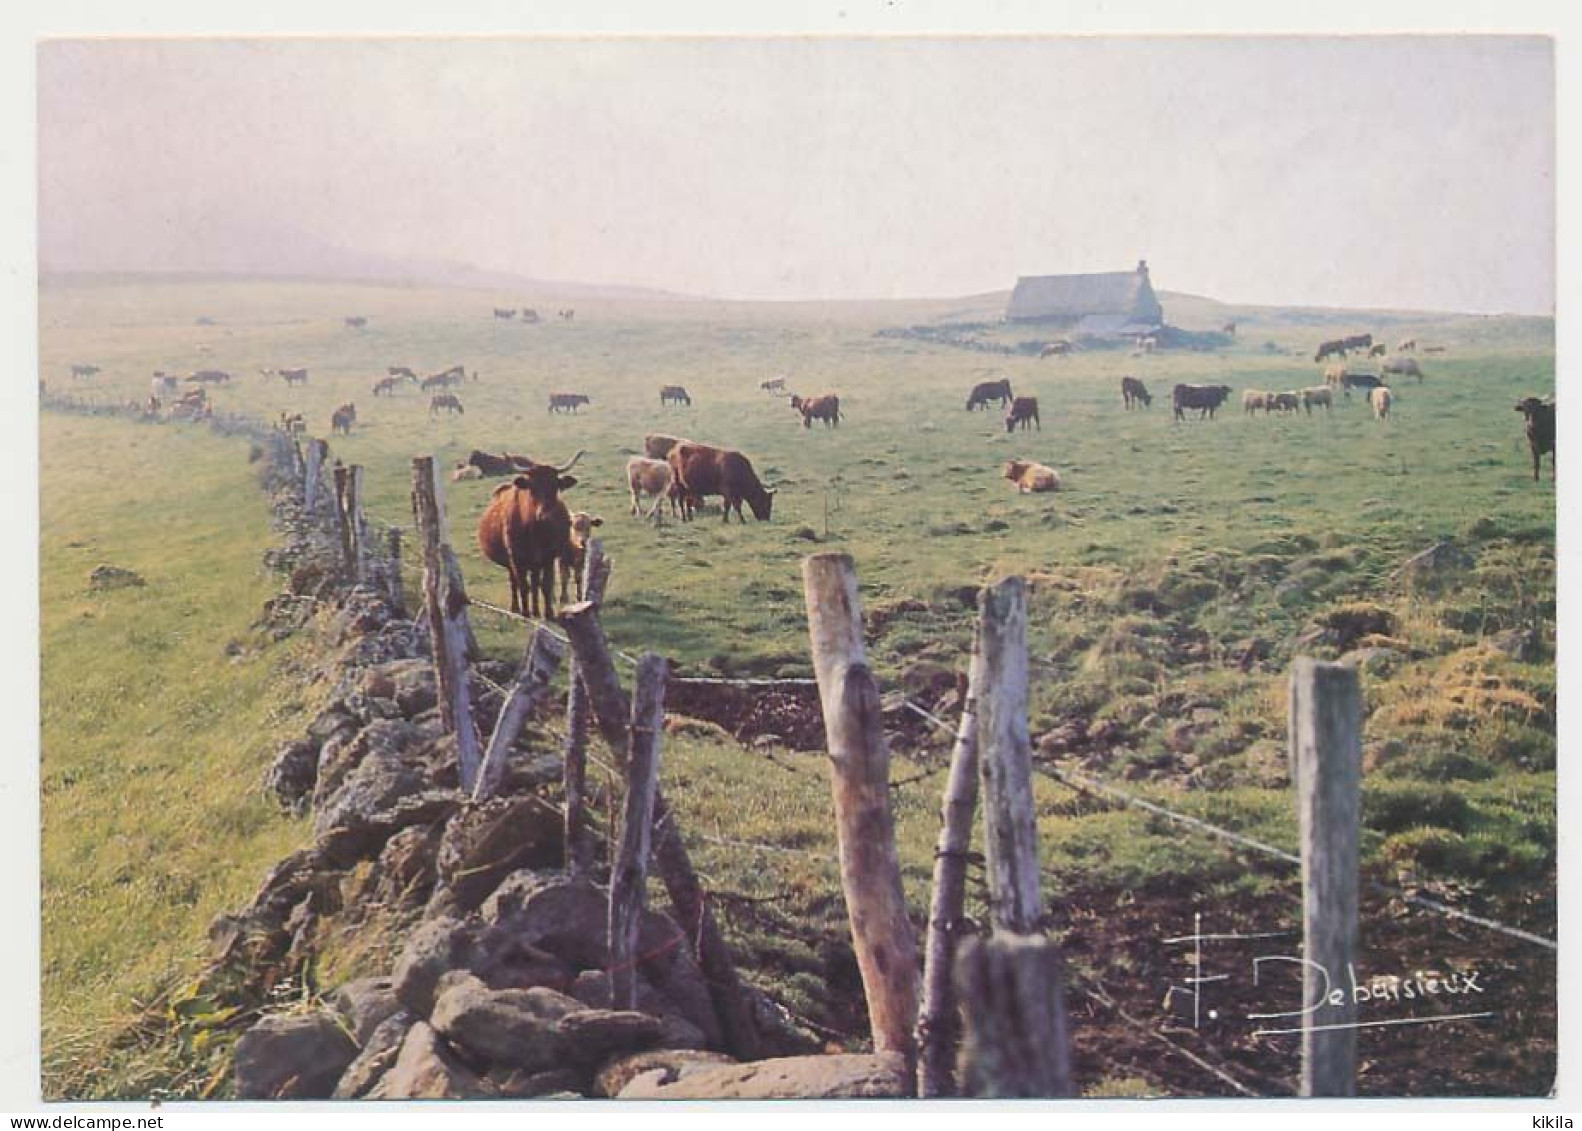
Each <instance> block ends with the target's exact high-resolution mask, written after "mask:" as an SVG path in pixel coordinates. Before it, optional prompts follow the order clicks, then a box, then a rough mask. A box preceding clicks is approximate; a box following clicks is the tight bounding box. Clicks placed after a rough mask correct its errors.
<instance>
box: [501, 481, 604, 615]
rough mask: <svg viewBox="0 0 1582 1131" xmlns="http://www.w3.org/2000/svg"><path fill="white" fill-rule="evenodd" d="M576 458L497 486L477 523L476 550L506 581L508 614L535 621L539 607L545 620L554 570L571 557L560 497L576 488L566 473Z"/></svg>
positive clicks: (567, 518) (567, 514) (552, 591)
mask: <svg viewBox="0 0 1582 1131" xmlns="http://www.w3.org/2000/svg"><path fill="white" fill-rule="evenodd" d="M581 458H582V453H581V452H578V453H577V454H576V455H574V456H572V457H571V459H570V461H568V462H567V463H565V464H562V465H561V466H559V467H555V466H552V465H550V464H547V463H545V464H537V465H535V466H534V467H532V468H530V469H528V470H527V471H524V472H522V473H521V474H520V475H518V476H516V477H515V478H514V479H511V480H510V481H508V482H505V483H502V484H500V485H499V486H498V487H496V488H495V489H494V494H493V496H492V497H491V498H490V500H489V505H488V507H487V508H485V510H484V512H483V515H482V517H480V518H479V519H478V548H479V549H480V550H482V551H483V556H484V557H486V558H488V559H489V560H490V561H491V562H493V563H494V564H495V565H497V566H501V567H503V568H504V569H505V571H506V574H507V576H508V577H509V578H510V583H511V611H512V612H513V613H517V614H520V615H524V616H534V617H536V616H539V615H540V611H539V610H540V606H541V605H542V610H543V615H546V616H547V615H548V614H549V611H550V603H551V602H552V601H553V600H554V596H555V567H556V566H557V565H560V564H562V563H564V562H566V561H567V560H568V559H569V558H570V555H571V514H570V512H569V511H568V510H567V509H566V504H565V501H564V500H563V499H561V497H560V493H561V492H562V491H567V490H570V489H571V488H572V487H575V486H576V485H577V481H576V479H575V478H573V477H572V476H570V475H567V474H566V472H567V471H570V470H571V467H572V465H573V464H575V463H576V462H577V460H579V459H581ZM540 598H542V602H541V601H540Z"/></svg>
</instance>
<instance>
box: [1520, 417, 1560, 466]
mask: <svg viewBox="0 0 1582 1131" xmlns="http://www.w3.org/2000/svg"><path fill="white" fill-rule="evenodd" d="M1516 411H1517V412H1519V413H1521V414H1522V415H1523V416H1525V417H1526V418H1527V447H1528V449H1529V450H1530V451H1531V452H1532V455H1533V482H1534V483H1536V482H1538V466H1539V463H1540V462H1541V461H1542V460H1543V457H1544V456H1546V455H1547V456H1548V457H1549V477H1550V478H1551V479H1553V478H1554V477H1555V463H1556V461H1557V458H1558V454H1559V453H1558V452H1557V451H1556V449H1555V402H1554V401H1552V400H1551V401H1541V400H1539V399H1538V398H1537V397H1527V398H1525V399H1523V400H1520V401H1517V402H1516Z"/></svg>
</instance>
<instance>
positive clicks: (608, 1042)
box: [527, 990, 664, 1064]
mask: <svg viewBox="0 0 1582 1131" xmlns="http://www.w3.org/2000/svg"><path fill="white" fill-rule="evenodd" d="M527 992H529V993H532V992H536V991H531V990H529V991H527ZM555 1032H556V1033H557V1034H558V1035H559V1036H560V1037H561V1038H562V1039H563V1041H564V1047H565V1049H566V1050H567V1055H569V1056H572V1057H574V1058H575V1059H576V1060H578V1061H579V1062H581V1063H584V1064H598V1063H600V1062H601V1061H605V1060H608V1059H610V1058H611V1057H613V1056H620V1055H622V1054H624V1053H629V1052H640V1051H641V1050H643V1049H649V1048H653V1047H654V1046H655V1045H657V1044H658V1043H659V1039H660V1037H661V1036H662V1035H663V1034H664V1028H663V1026H662V1025H661V1024H660V1021H659V1018H657V1017H654V1016H651V1015H650V1014H647V1013H639V1012H637V1011H636V1010H632V1009H582V1010H578V1011H577V1012H575V1013H568V1014H566V1015H565V1016H564V1017H562V1018H561V1019H560V1020H559V1021H557V1022H556V1023H555Z"/></svg>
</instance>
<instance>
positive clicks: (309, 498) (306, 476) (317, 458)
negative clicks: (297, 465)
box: [302, 439, 329, 515]
mask: <svg viewBox="0 0 1582 1131" xmlns="http://www.w3.org/2000/svg"><path fill="white" fill-rule="evenodd" d="M328 451H329V445H328V444H326V443H325V442H324V441H323V440H314V439H309V440H308V454H307V458H306V460H305V461H304V462H303V466H302V509H303V510H305V511H307V512H308V514H309V515H311V514H312V513H313V507H314V504H315V503H317V502H318V498H319V480H320V478H321V477H322V475H323V468H324V456H325V455H326V454H327V453H328Z"/></svg>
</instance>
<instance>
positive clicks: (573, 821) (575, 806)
mask: <svg viewBox="0 0 1582 1131" xmlns="http://www.w3.org/2000/svg"><path fill="white" fill-rule="evenodd" d="M609 579H610V559H608V558H606V557H605V556H604V543H603V542H602V541H601V540H600V539H598V538H591V539H589V540H588V556H587V560H586V564H585V568H584V581H583V590H582V592H583V599H584V600H586V601H587V602H588V603H589V604H591V605H593V606H594V607H598V605H599V603H600V602H601V601H603V600H604V586H605V583H606V582H608V581H609ZM569 675H570V679H569V681H568V686H567V689H566V744H565V749H564V751H563V755H564V757H563V760H562V785H563V787H564V792H565V797H566V834H565V841H566V871H567V872H568V873H569V874H570V875H573V876H585V875H587V874H588V872H589V871H590V870H591V869H592V868H593V838H592V836H591V835H590V832H591V830H590V829H589V827H588V815H587V804H588V802H587V781H588V730H589V726H588V723H589V720H588V689H587V688H586V687H585V686H584V685H583V682H582V667H581V665H580V664H578V663H577V661H576V658H575V656H574V657H573V658H572V661H571V669H570V673H569Z"/></svg>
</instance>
